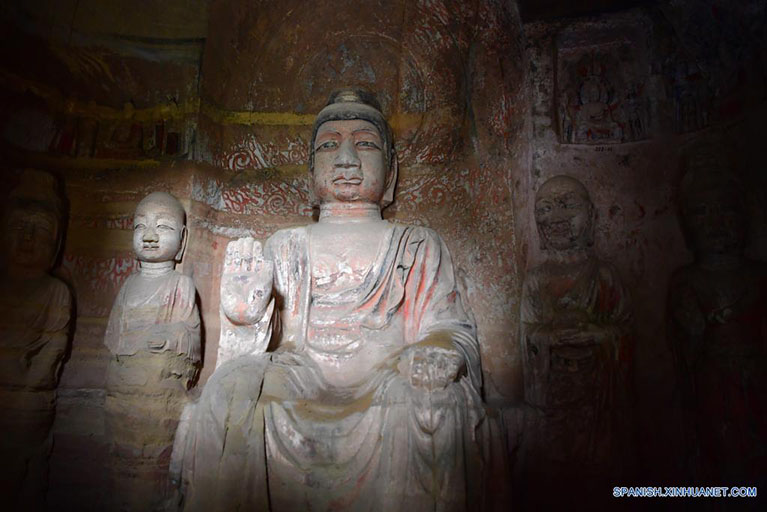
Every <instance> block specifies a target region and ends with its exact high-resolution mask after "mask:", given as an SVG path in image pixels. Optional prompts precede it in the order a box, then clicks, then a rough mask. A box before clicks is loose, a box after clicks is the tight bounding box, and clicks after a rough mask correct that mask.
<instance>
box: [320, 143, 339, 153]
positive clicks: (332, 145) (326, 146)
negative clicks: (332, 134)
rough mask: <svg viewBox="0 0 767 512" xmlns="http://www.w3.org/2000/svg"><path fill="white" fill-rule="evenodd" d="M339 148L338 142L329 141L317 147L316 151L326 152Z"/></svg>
mask: <svg viewBox="0 0 767 512" xmlns="http://www.w3.org/2000/svg"><path fill="white" fill-rule="evenodd" d="M337 147H338V142H336V141H334V140H327V141H325V142H323V143H322V144H320V145H319V146H317V148H316V151H325V150H330V149H336V148H337Z"/></svg>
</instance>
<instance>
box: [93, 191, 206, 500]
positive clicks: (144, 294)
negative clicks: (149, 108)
mask: <svg viewBox="0 0 767 512" xmlns="http://www.w3.org/2000/svg"><path fill="white" fill-rule="evenodd" d="M133 225H134V228H133V229H134V231H133V250H134V251H135V253H136V258H138V261H139V271H138V272H137V273H135V274H133V275H131V276H130V277H129V278H128V279H127V280H126V281H125V284H123V286H122V288H121V289H120V292H119V293H118V295H117V298H116V299H115V303H114V306H113V308H112V313H111V314H110V316H109V325H108V326H107V331H106V336H105V339H104V344H105V345H106V346H107V348H109V351H110V353H111V354H112V357H111V358H110V360H109V366H108V368H107V383H106V390H107V396H106V404H105V408H106V425H107V433H108V435H109V439H110V440H111V441H112V443H113V444H112V448H111V455H110V467H111V470H112V484H113V487H114V489H113V493H112V498H113V505H114V507H115V508H117V509H126V510H155V509H157V508H160V507H162V506H164V505H163V501H164V500H165V499H168V498H169V497H170V496H172V493H171V491H172V489H171V486H170V485H168V482H169V479H168V464H169V461H170V455H171V451H172V446H173V436H174V434H175V431H176V427H177V424H178V421H179V418H180V416H181V412H182V410H183V407H184V405H185V404H186V403H187V390H188V389H189V387H190V386H192V385H193V383H194V382H195V380H196V377H197V374H198V371H199V367H200V316H199V313H198V310H197V305H196V302H195V298H196V294H195V287H194V283H193V282H192V279H191V278H189V277H188V276H185V275H182V274H181V273H179V272H178V271H177V270H175V269H174V267H175V264H176V262H178V261H181V256H182V255H183V252H184V247H185V245H186V238H187V230H186V226H185V213H184V208H183V207H182V206H181V204H180V203H179V202H178V200H177V199H176V198H175V197H173V196H171V195H170V194H166V193H164V192H154V193H152V194H149V195H148V196H147V197H145V198H144V199H143V200H142V201H141V202H140V203H139V204H138V207H137V208H136V213H135V216H134V220H133Z"/></svg>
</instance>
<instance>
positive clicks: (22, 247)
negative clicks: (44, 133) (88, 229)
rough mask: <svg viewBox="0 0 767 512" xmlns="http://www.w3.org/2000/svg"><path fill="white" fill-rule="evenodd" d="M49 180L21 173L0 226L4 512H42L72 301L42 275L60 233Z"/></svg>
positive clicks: (59, 211) (0, 484) (58, 206)
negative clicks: (0, 241)
mask: <svg viewBox="0 0 767 512" xmlns="http://www.w3.org/2000/svg"><path fill="white" fill-rule="evenodd" d="M54 185H55V182H54V180H53V177H52V176H51V175H49V174H46V173H43V172H40V171H34V170H27V171H24V173H23V174H22V177H21V183H20V185H19V186H18V187H17V188H16V189H15V190H14V191H13V192H11V194H10V197H9V200H8V203H7V206H6V209H5V215H4V218H3V235H4V244H3V248H4V254H3V256H4V259H3V268H2V276H1V277H2V279H1V280H0V311H2V314H0V431H2V437H1V440H0V458H1V459H2V468H1V469H0V489H2V493H0V494H2V496H3V504H4V505H5V506H7V507H8V509H9V510H22V509H23V510H43V509H44V507H45V490H46V487H47V468H48V456H49V454H50V451H51V447H52V434H51V426H52V424H53V419H54V413H55V405H56V385H57V383H58V376H59V370H60V367H61V362H62V360H63V358H64V354H65V352H66V348H67V343H68V339H69V325H70V319H71V314H72V297H71V294H70V292H69V288H67V286H66V285H65V284H64V283H63V282H61V281H60V280H59V279H56V278H55V277H52V276H51V275H50V274H49V273H48V272H49V271H50V270H51V268H52V267H53V265H54V262H55V260H56V255H57V253H58V249H59V245H60V241H61V231H62V228H63V207H62V200H61V199H60V197H59V196H58V194H57V193H56V190H55V187H54Z"/></svg>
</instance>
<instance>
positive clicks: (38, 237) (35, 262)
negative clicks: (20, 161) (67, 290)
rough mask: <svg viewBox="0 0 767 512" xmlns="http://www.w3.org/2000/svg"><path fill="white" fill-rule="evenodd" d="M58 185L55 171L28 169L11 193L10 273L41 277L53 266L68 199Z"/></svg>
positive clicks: (7, 218) (7, 224) (6, 227)
mask: <svg viewBox="0 0 767 512" xmlns="http://www.w3.org/2000/svg"><path fill="white" fill-rule="evenodd" d="M56 185H57V183H56V179H55V178H54V177H53V175H51V174H49V173H47V172H43V171H38V170H34V169H27V170H25V171H24V172H23V173H22V174H21V180H20V182H19V184H18V186H17V187H16V188H14V189H13V190H12V191H11V193H10V195H9V196H8V200H7V202H6V205H5V209H4V210H5V211H4V213H5V215H4V216H3V232H4V233H3V235H4V239H5V240H4V244H3V248H4V253H5V254H4V257H5V258H4V259H5V262H4V263H5V266H6V272H7V274H8V276H9V277H12V278H20V279H28V278H33V277H40V276H42V275H44V274H45V273H47V272H48V271H49V270H51V268H52V267H53V265H54V263H55V261H56V256H57V255H58V252H59V248H60V246H61V239H62V236H61V235H62V232H63V229H62V228H63V220H64V202H63V200H62V199H61V196H60V195H59V193H58V190H57V187H56Z"/></svg>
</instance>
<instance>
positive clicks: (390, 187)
mask: <svg viewBox="0 0 767 512" xmlns="http://www.w3.org/2000/svg"><path fill="white" fill-rule="evenodd" d="M398 174H399V160H397V152H396V151H395V150H394V148H393V147H392V150H391V162H390V163H389V172H387V173H386V186H385V188H384V195H383V198H381V208H386V207H387V206H389V205H390V204H392V203H393V202H394V189H395V187H396V186H397V175H398Z"/></svg>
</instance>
